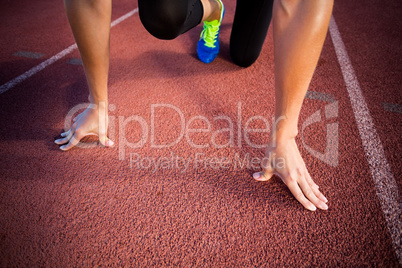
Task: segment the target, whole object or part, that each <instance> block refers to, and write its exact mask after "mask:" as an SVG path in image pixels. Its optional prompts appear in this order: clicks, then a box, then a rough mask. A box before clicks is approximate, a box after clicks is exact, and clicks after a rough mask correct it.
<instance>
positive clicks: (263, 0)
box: [230, 0, 274, 67]
mask: <svg viewBox="0 0 402 268" xmlns="http://www.w3.org/2000/svg"><path fill="white" fill-rule="evenodd" d="M273 2H274V0H237V3H236V13H235V18H234V22H233V28H232V33H231V36H230V55H231V57H232V60H233V61H234V63H236V64H237V65H239V66H243V67H248V66H250V65H251V64H253V63H254V62H255V61H256V60H257V58H258V56H259V55H260V52H261V49H262V45H263V44H264V41H265V37H266V35H267V32H268V28H269V25H270V23H271V19H272V8H273Z"/></svg>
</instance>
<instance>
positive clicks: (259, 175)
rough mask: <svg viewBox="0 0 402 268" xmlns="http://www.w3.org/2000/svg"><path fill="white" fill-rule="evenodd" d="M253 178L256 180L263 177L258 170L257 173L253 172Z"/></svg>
mask: <svg viewBox="0 0 402 268" xmlns="http://www.w3.org/2000/svg"><path fill="white" fill-rule="evenodd" d="M253 178H254V179H255V180H258V179H259V178H261V172H256V173H254V174H253Z"/></svg>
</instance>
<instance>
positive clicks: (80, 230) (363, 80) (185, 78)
mask: <svg viewBox="0 0 402 268" xmlns="http://www.w3.org/2000/svg"><path fill="white" fill-rule="evenodd" d="M136 7H137V5H136V1H126V0H115V1H114V2H113V20H115V19H118V18H120V17H121V16H123V15H125V14H127V13H128V12H130V11H132V10H135V8H136ZM226 9H227V12H226V17H225V21H224V24H223V26H222V32H221V43H222V51H221V54H220V56H219V57H218V58H217V59H216V60H215V61H214V62H213V63H212V64H209V65H205V64H203V63H201V62H199V61H198V60H197V58H196V55H195V44H196V40H197V39H198V35H199V32H200V30H201V28H200V27H197V28H195V29H193V30H191V31H190V32H188V33H187V34H184V35H182V36H180V37H179V38H177V39H176V40H173V41H161V40H157V39H155V38H153V37H152V36H150V35H149V34H148V33H147V32H146V31H145V29H144V28H143V27H142V25H141V23H140V21H139V18H138V13H135V14H133V15H132V16H130V17H128V18H127V19H126V20H124V21H122V22H121V23H120V24H118V25H116V26H115V27H113V29H112V40H111V69H110V91H109V95H110V103H111V104H113V105H112V106H111V108H114V110H113V111H111V112H110V116H111V123H112V124H111V133H110V134H111V137H112V138H114V140H115V141H116V146H115V147H114V148H111V149H102V148H91V149H84V148H81V149H79V148H76V149H73V150H71V151H69V152H66V153H64V152H61V151H60V150H59V149H58V147H57V146H56V145H55V144H54V143H53V138H54V137H56V136H57V135H58V134H59V133H60V131H62V129H63V128H64V121H65V118H66V115H67V114H68V112H69V111H70V110H71V109H72V108H74V107H76V106H77V105H79V104H81V103H83V102H85V101H86V99H87V94H88V91H87V87H86V84H85V77H84V74H83V69H82V66H81V65H79V64H78V65H77V62H78V63H79V61H77V59H78V58H79V53H78V51H77V50H76V49H73V50H72V52H71V53H67V55H65V56H64V57H60V58H59V59H58V60H55V61H54V62H53V61H52V62H51V63H52V64H49V65H48V66H46V67H45V68H43V69H42V70H39V69H38V68H37V66H39V67H40V66H42V67H43V66H44V65H43V64H42V65H40V64H41V63H43V62H45V61H46V60H48V59H51V57H52V56H54V55H58V53H59V52H62V51H64V50H65V49H66V48H68V47H69V46H70V45H73V44H74V39H73V37H72V34H71V31H70V29H69V26H68V22H67V19H66V17H65V15H64V7H63V5H62V3H61V2H57V1H36V2H35V4H34V5H33V4H32V3H30V2H29V3H28V2H27V1H23V0H21V1H3V2H2V3H0V10H2V11H1V13H2V14H1V16H0V22H1V23H0V25H1V26H0V36H1V37H2V42H1V43H0V46H1V49H0V64H1V65H0V68H1V72H0V85H1V91H2V94H0V107H1V108H0V111H1V113H0V137H1V139H0V156H1V161H0V211H1V217H0V265H1V266H2V267H39V266H40V267H43V266H45V267H67V266H79V267H82V266H83V267H88V266H112V267H119V266H138V267H150V266H180V267H189V266H194V267H199V266H208V267H272V266H297V267H299V266H318V267H322V266H329V267H333V266H341V267H345V266H346V267H356V266H357V267H362V266H364V267H366V266H375V267H399V266H400V265H401V264H402V262H401V255H402V251H401V244H400V238H401V210H400V208H401V201H400V196H399V193H400V192H401V186H402V180H401V174H402V167H401V154H400V152H401V150H402V146H401V144H402V143H401V135H400V134H401V133H402V124H401V110H402V108H401V107H402V94H401V90H400V84H401V73H402V72H401V71H402V69H401V64H400V62H401V52H402V51H401V50H402V49H401V46H400V42H401V40H402V38H401V32H400V29H401V26H402V25H401V24H402V21H401V19H400V17H401V15H402V14H401V10H402V9H401V3H400V2H399V1H379V0H368V1H364V2H363V1H344V0H339V1H336V3H335V7H334V14H333V15H334V20H333V21H332V24H331V30H330V34H328V37H327V40H326V42H325V44H324V49H323V52H322V55H321V58H320V61H319V64H318V67H317V70H316V73H315V75H314V78H313V81H312V84H311V86H310V89H309V93H308V95H307V97H306V100H305V104H304V106H303V109H302V114H301V118H300V132H301V133H302V135H300V137H299V138H298V144H299V148H300V150H301V152H302V155H303V157H304V159H305V161H306V164H307V167H308V169H309V171H310V173H311V174H312V176H313V178H314V180H315V181H316V182H317V184H319V185H320V188H321V189H322V191H323V192H324V194H325V195H326V196H327V197H328V199H329V207H330V208H329V210H328V211H325V212H324V211H317V212H315V213H312V212H309V211H307V210H305V209H303V208H302V206H301V205H300V204H299V203H298V202H297V201H296V200H295V199H294V198H293V197H292V195H291V194H290V192H289V191H288V189H287V188H286V186H285V185H284V184H283V183H281V181H280V179H278V178H274V179H273V180H271V181H270V182H265V183H260V182H256V181H254V180H253V179H252V177H251V174H252V173H253V172H254V170H255V169H254V167H253V165H252V163H251V162H247V161H248V160H250V161H251V160H252V159H254V160H255V161H257V160H258V159H260V158H262V157H263V149H259V148H254V147H255V146H254V147H253V146H252V145H253V144H263V143H264V142H266V141H267V138H268V133H264V132H261V133H252V132H250V133H246V135H245V130H246V132H247V129H248V128H264V127H266V126H265V125H264V121H263V120H261V118H262V117H263V118H265V119H266V120H267V121H268V123H269V124H271V122H272V121H271V118H272V116H273V113H274V108H273V103H274V101H273V99H274V90H273V61H272V57H273V49H272V32H270V33H269V36H268V38H267V40H266V43H265V45H264V48H263V51H262V54H261V56H260V58H259V59H258V61H257V62H256V63H255V64H254V65H253V66H251V67H249V68H247V69H243V68H239V67H237V66H235V65H234V64H233V63H232V62H231V61H230V57H229V37H230V30H231V23H232V21H233V15H234V9H235V4H234V1H233V2H229V1H227V3H226ZM337 29H338V30H339V32H337ZM345 53H346V54H345ZM345 55H346V56H345ZM48 63H49V62H48ZM32 68H34V69H33V70H36V71H37V72H32V73H30V74H31V75H27V73H26V72H27V71H29V70H31V69H32ZM35 68H36V69H35ZM20 75H22V78H21V77H20ZM18 77H19V78H18ZM16 78H17V80H13V79H16ZM9 81H14V82H15V81H17V82H18V83H13V84H10V83H9V84H7V83H8V82H9ZM356 92H357V93H359V92H361V94H362V95H361V96H360V97H359V94H357V95H355V93H356ZM356 96H357V97H356ZM361 97H362V98H361ZM366 108H367V109H366ZM325 111H327V113H325ZM367 112H368V116H369V117H367ZM314 114H316V115H321V120H317V122H315V123H312V122H311V120H312V119H314V117H312V115H314ZM200 116H202V117H200ZM218 116H226V117H225V118H223V117H218ZM253 116H259V117H258V118H259V120H257V119H258V118H254V120H253ZM152 120H153V121H152ZM248 120H251V121H249V122H248ZM309 120H310V121H309ZM208 122H209V123H210V124H211V131H210V132H202V133H189V132H186V133H188V136H186V135H184V136H183V137H182V138H181V139H178V138H180V137H181V134H182V131H183V129H182V125H183V123H184V126H188V127H189V128H206V127H207V123H208ZM230 122H232V123H233V142H232V145H233V146H232V147H231V146H220V147H224V148H219V146H217V144H218V145H225V144H227V143H228V142H229V144H230V141H231V136H230V135H229V133H228V132H225V131H222V132H216V131H219V130H222V129H224V128H228V127H230ZM247 122H248V124H247ZM309 123H311V124H309ZM327 127H330V128H329V129H328V131H327ZM268 128H269V127H268ZM147 129H148V131H146V130H147ZM152 133H153V134H152ZM213 133H215V134H213ZM239 133H240V134H239ZM373 133H374V134H373ZM146 134H147V135H146ZM239 135H240V136H239ZM247 135H248V136H247ZM331 135H332V136H331ZM328 137H329V138H328ZM124 138H125V140H124ZM327 139H329V140H330V143H329V144H327ZM176 140H178V142H177V143H175V141H176ZM93 141H94V140H93V139H87V140H86V144H87V145H88V146H89V147H91V144H92V143H91V142H93ZM124 141H126V142H125V143H124ZM137 142H139V143H137ZM141 142H142V143H141ZM136 143H137V144H136ZM169 143H173V144H170V146H165V147H166V148H157V146H156V145H162V144H165V145H166V144H167V145H169ZM194 144H197V145H205V146H200V147H204V148H197V147H195V146H194ZM135 146H137V147H140V148H134V147H135ZM309 148H310V149H309ZM326 150H327V151H326ZM325 152H328V154H325ZM325 155H328V156H329V157H328V158H323V157H324V156H325ZM247 156H249V158H247ZM225 158H226V160H227V161H230V162H228V163H227V164H222V163H221V166H219V163H217V161H218V162H219V161H222V160H225ZM176 160H177V161H178V162H176ZM184 160H185V161H189V162H186V163H188V166H185V165H184V162H183V161H184ZM152 161H156V163H159V164H160V165H159V166H158V167H157V168H155V165H154V164H153V163H154V162H152ZM158 161H159V162H158ZM244 161H245V162H244ZM176 164H177V165H176ZM247 164H249V165H247Z"/></svg>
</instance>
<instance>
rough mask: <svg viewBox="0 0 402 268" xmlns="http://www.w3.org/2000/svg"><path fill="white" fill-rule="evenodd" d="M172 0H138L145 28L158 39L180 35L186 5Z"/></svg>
mask: <svg viewBox="0 0 402 268" xmlns="http://www.w3.org/2000/svg"><path fill="white" fill-rule="evenodd" d="M177 3H178V2H177V1H172V0H156V1H150V0H140V1H138V10H139V16H140V19H141V22H142V24H143V25H144V27H145V29H146V30H147V31H148V32H149V33H150V34H152V35H153V36H155V37H156V38H159V39H166V40H170V39H174V38H176V37H177V36H179V35H180V33H181V29H182V27H183V24H184V22H185V20H186V17H187V7H186V6H183V5H180V4H177Z"/></svg>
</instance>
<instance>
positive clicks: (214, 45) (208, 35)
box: [197, 0, 225, 63]
mask: <svg viewBox="0 0 402 268" xmlns="http://www.w3.org/2000/svg"><path fill="white" fill-rule="evenodd" d="M217 1H218V2H219V4H220V5H221V18H220V20H219V21H218V20H213V21H204V29H203V30H202V32H201V35H200V40H199V41H198V44H197V55H198V58H199V59H200V60H201V61H202V62H204V63H210V62H212V61H213V60H214V59H215V58H216V56H218V53H219V30H220V28H221V23H222V19H223V16H224V15H225V7H224V5H223V3H222V1H221V0H217Z"/></svg>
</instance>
